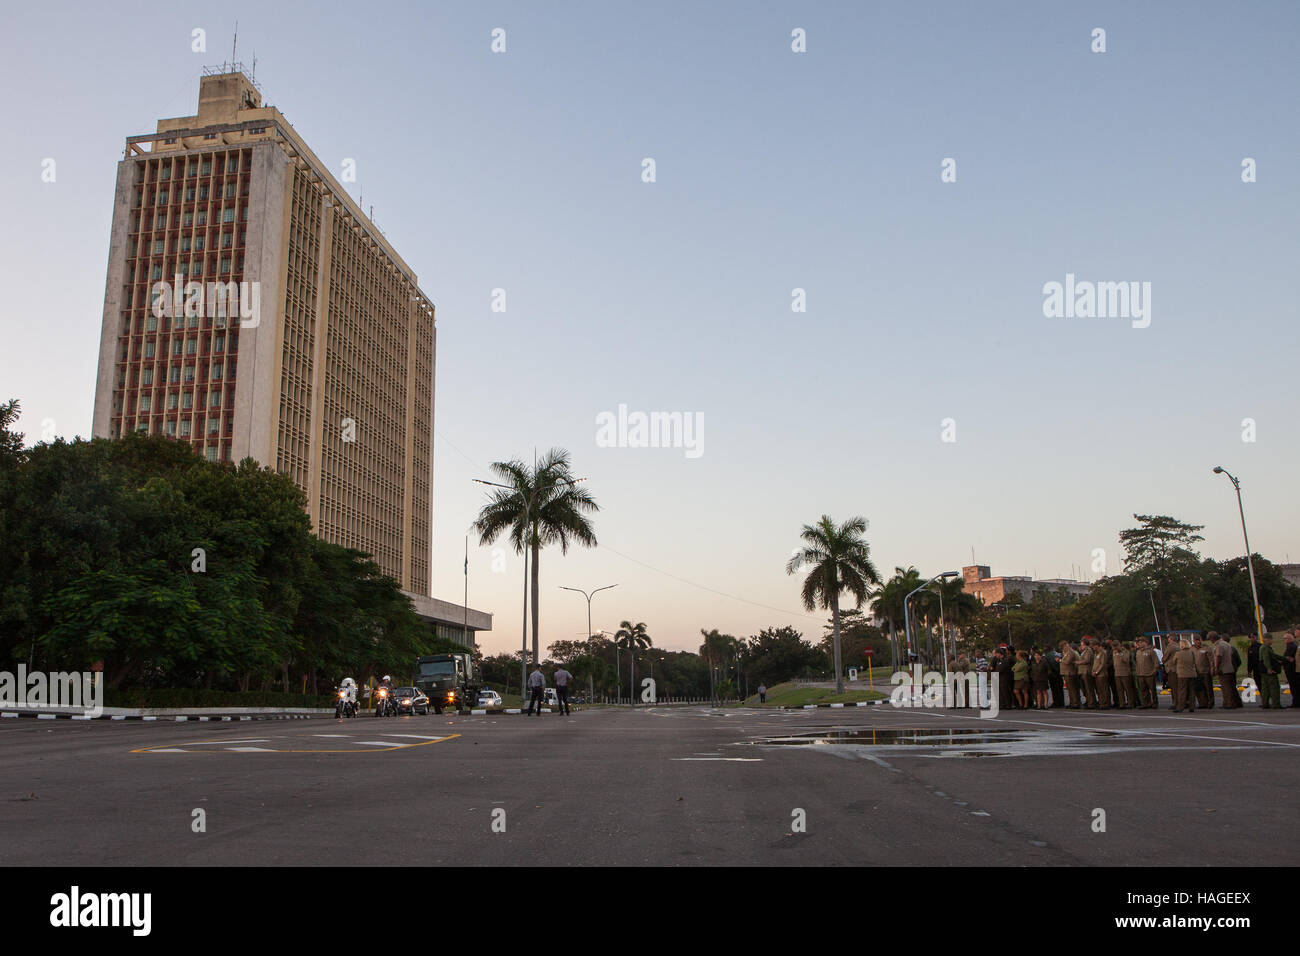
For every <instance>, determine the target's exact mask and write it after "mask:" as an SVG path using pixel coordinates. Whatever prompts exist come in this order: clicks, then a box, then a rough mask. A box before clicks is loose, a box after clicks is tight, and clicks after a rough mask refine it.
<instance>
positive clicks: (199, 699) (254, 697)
mask: <svg viewBox="0 0 1300 956" xmlns="http://www.w3.org/2000/svg"><path fill="white" fill-rule="evenodd" d="M104 706H105V707H149V708H161V707H333V706H334V697H333V695H329V694H325V695H320V696H317V695H313V694H285V693H282V692H279V691H265V692H263V691H246V692H242V693H241V692H240V691H228V690H198V689H192V688H175V689H164V690H146V689H137V690H105V691H104Z"/></svg>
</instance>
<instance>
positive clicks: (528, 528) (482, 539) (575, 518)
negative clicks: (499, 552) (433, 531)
mask: <svg viewBox="0 0 1300 956" xmlns="http://www.w3.org/2000/svg"><path fill="white" fill-rule="evenodd" d="M492 471H493V473H494V474H495V475H496V476H497V477H498V478H500V479H501V481H502V483H503V484H505V485H507V486H508V487H506V488H500V489H497V490H496V491H494V492H493V493H492V500H490V501H489V502H488V503H487V504H486V505H484V506H483V510H482V511H480V512H479V515H478V520H476V521H475V522H474V530H476V531H477V532H478V534H479V544H480V545H488V544H491V543H492V542H493V541H495V540H496V539H497V538H499V537H500V536H501V535H502V534H503V533H504V532H506V531H507V530H509V533H510V544H511V546H512V547H513V548H514V549H515V552H516V553H517V554H523V553H524V549H525V548H527V549H528V551H529V552H530V554H531V557H532V560H533V574H532V578H533V580H532V590H533V593H532V610H533V660H534V661H540V660H541V658H540V657H539V656H538V633H539V631H538V616H539V601H540V591H539V588H540V583H539V582H540V572H539V559H540V558H541V551H542V548H543V547H544V546H545V545H548V544H559V546H560V553H561V554H567V553H568V551H569V545H570V544H573V543H576V544H581V545H584V546H585V547H588V548H593V547H595V546H596V534H595V532H594V531H592V528H591V523H590V522H589V521H588V520H587V518H586V515H587V514H590V513H592V512H595V511H599V510H600V506H599V505H597V504H596V502H595V500H594V499H593V498H592V497H591V493H590V492H588V491H587V490H586V489H583V488H579V487H577V481H578V480H580V479H575V478H574V477H573V476H572V474H571V473H570V471H569V453H568V452H567V451H565V450H564V449H563V448H552V449H551V450H550V451H548V452H547V453H546V454H545V455H543V456H542V460H541V461H539V462H536V463H535V464H534V465H533V467H532V468H531V469H530V468H529V467H528V466H527V465H526V464H524V463H523V462H522V461H519V460H518V459H514V460H513V461H498V462H493V463H492Z"/></svg>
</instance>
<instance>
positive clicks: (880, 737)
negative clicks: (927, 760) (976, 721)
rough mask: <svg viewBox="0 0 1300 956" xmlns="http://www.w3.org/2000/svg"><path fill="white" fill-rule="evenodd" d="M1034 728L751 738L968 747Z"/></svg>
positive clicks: (1017, 737) (1025, 736)
mask: <svg viewBox="0 0 1300 956" xmlns="http://www.w3.org/2000/svg"><path fill="white" fill-rule="evenodd" d="M1040 733H1042V731H1038V730H1004V731H992V732H990V731H987V730H984V729H983V728H982V727H959V728H955V729H952V730H942V729H938V730H937V729H935V728H933V727H927V728H924V729H915V730H898V729H892V728H891V729H889V730H829V731H820V732H817V733H808V734H795V735H793V736H790V737H769V738H767V739H765V740H761V741H755V743H761V744H763V745H765V746H766V745H769V744H773V745H777V746H790V747H807V746H819V745H821V746H825V745H827V744H831V745H835V744H860V745H864V746H867V747H968V746H970V745H971V744H989V743H1010V742H1016V741H1022V740H1029V739H1030V738H1031V737H1032V736H1033V735H1035V734H1040Z"/></svg>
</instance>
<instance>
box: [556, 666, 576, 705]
mask: <svg viewBox="0 0 1300 956" xmlns="http://www.w3.org/2000/svg"><path fill="white" fill-rule="evenodd" d="M551 680H553V681H555V699H556V703H557V704H559V706H558V707H557V708H556V709H557V710H558V711H559V712H560V713H561V714H563V715H564V716H565V717H568V716H569V681H571V680H573V675H572V674H570V673H569V672H568V671H566V670H565V669H564V667H563V666H560V667H557V668H555V673H554V674H552V675H551Z"/></svg>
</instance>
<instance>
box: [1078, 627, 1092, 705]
mask: <svg viewBox="0 0 1300 956" xmlns="http://www.w3.org/2000/svg"><path fill="white" fill-rule="evenodd" d="M1095 656H1096V652H1095V651H1094V650H1093V647H1092V638H1091V637H1088V636H1087V635H1086V634H1085V635H1084V637H1083V641H1082V642H1081V643H1080V645H1079V663H1078V668H1079V679H1080V680H1082V681H1083V706H1084V707H1086V708H1087V709H1088V710H1096V709H1097V682H1096V680H1094V679H1093V676H1092V660H1093V658H1094V657H1095Z"/></svg>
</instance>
